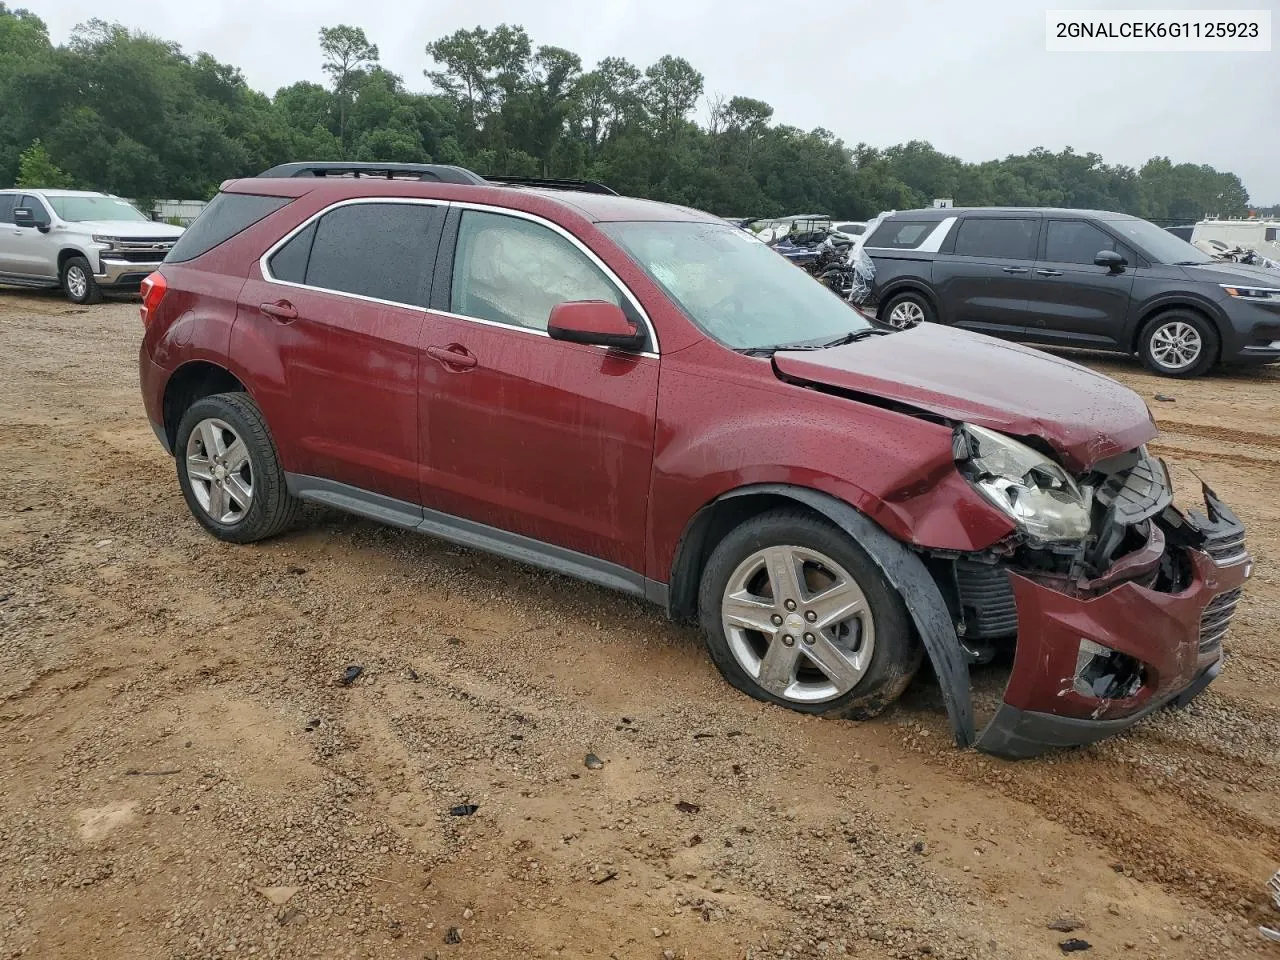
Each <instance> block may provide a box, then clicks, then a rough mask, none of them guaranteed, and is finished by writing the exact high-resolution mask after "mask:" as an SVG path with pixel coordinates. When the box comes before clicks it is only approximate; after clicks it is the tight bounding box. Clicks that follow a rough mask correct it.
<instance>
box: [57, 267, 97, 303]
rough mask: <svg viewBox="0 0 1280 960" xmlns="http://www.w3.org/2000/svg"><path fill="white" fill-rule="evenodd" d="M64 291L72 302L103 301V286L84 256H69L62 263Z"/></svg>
mask: <svg viewBox="0 0 1280 960" xmlns="http://www.w3.org/2000/svg"><path fill="white" fill-rule="evenodd" d="M61 279H62V292H63V293H65V294H66V295H67V299H68V300H70V301H71V302H72V303H101V302H102V288H101V287H100V286H98V281H97V280H95V279H93V267H91V266H89V261H88V260H86V259H85V258H84V257H68V258H67V262H66V263H64V264H63V265H62V278H61Z"/></svg>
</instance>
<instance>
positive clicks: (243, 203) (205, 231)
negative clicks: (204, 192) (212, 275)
mask: <svg viewBox="0 0 1280 960" xmlns="http://www.w3.org/2000/svg"><path fill="white" fill-rule="evenodd" d="M292 200H293V198H292V197H263V196H259V195H257V194H252V193H220V194H218V195H217V196H216V197H214V198H213V200H212V201H210V203H209V205H208V206H207V207H205V208H204V209H203V210H202V211H200V216H198V217H196V221H195V223H193V224H191V226H190V227H188V228H187V231H186V232H185V233H184V234H183V235H182V236H180V237H179V238H178V242H177V243H175V244H174V245H173V249H172V250H170V251H169V255H168V256H167V257H165V258H164V261H165V263H184V262H186V261H187V260H194V259H195V258H196V257H198V256H201V255H202V254H205V253H208V252H209V251H210V250H212V249H213V248H214V247H216V246H217V245H218V244H220V243H224V242H226V241H227V240H230V239H231V238H232V237H234V236H235V235H236V234H237V233H240V232H242V231H244V230H247V229H248V228H249V227H251V226H253V225H254V224H255V223H257V222H258V221H259V220H261V219H263V218H264V217H266V216H268V215H269V214H272V213H275V212H276V211H277V210H279V209H280V208H281V207H283V206H284V205H285V204H286V203H289V202H290V201H292Z"/></svg>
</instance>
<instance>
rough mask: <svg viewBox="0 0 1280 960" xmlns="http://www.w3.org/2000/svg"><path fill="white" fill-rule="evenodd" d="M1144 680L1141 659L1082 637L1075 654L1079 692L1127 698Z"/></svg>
mask: <svg viewBox="0 0 1280 960" xmlns="http://www.w3.org/2000/svg"><path fill="white" fill-rule="evenodd" d="M1145 682H1146V678H1145V676H1144V670H1143V667H1142V661H1141V660H1138V659H1137V658H1135V657H1131V656H1129V655H1128V654H1127V653H1121V652H1120V651H1119V650H1112V649H1111V648H1110V647H1104V646H1103V645H1102V644H1100V643H1094V642H1093V641H1092V640H1085V639H1081V641H1080V651H1079V653H1077V654H1076V677H1075V684H1074V687H1075V691H1076V693H1078V694H1080V695H1081V696H1084V697H1096V698H1097V699H1099V700H1124V699H1125V698H1127V697H1132V696H1133V695H1134V694H1135V693H1137V692H1138V691H1139V690H1141V689H1142V685H1143V683H1145Z"/></svg>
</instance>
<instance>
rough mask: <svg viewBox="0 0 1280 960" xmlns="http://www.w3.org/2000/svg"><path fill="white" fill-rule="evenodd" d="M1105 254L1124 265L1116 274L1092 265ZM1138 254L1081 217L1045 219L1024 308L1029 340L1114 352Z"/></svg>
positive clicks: (1127, 306)
mask: <svg viewBox="0 0 1280 960" xmlns="http://www.w3.org/2000/svg"><path fill="white" fill-rule="evenodd" d="M1103 250H1113V251H1116V252H1118V253H1119V254H1120V255H1121V256H1123V257H1124V258H1125V259H1126V260H1127V261H1128V265H1127V266H1126V267H1125V269H1124V270H1123V271H1121V272H1119V273H1115V272H1112V271H1111V270H1110V269H1109V268H1107V267H1099V266H1097V265H1096V264H1095V263H1094V262H1093V261H1094V258H1095V257H1097V255H1098V254H1099V253H1100V252H1101V251H1103ZM1136 259H1137V257H1136V255H1135V254H1134V252H1133V251H1132V250H1130V249H1129V248H1128V247H1126V246H1125V245H1124V244H1122V243H1120V241H1118V240H1116V238H1115V237H1113V236H1111V234H1109V233H1107V232H1106V231H1105V230H1103V229H1102V228H1101V227H1099V226H1097V225H1096V224H1094V223H1091V222H1090V221H1088V220H1085V219H1082V218H1068V217H1055V218H1048V219H1046V220H1045V228H1044V236H1043V237H1042V239H1041V243H1040V258H1039V259H1038V260H1037V261H1036V264H1035V283H1034V289H1033V291H1032V293H1031V295H1030V300H1029V303H1028V311H1027V315H1028V322H1027V325H1028V331H1027V332H1028V334H1029V338H1030V339H1034V340H1040V341H1044V342H1046V343H1069V344H1073V345H1078V346H1081V347H1088V346H1097V347H1104V348H1111V347H1115V346H1116V345H1117V344H1118V343H1119V342H1120V340H1121V338H1122V337H1123V335H1124V330H1125V318H1126V316H1127V315H1128V312H1129V304H1130V293H1131V292H1132V290H1133V278H1134V271H1135V270H1136V269H1137V266H1138V265H1137V263H1136Z"/></svg>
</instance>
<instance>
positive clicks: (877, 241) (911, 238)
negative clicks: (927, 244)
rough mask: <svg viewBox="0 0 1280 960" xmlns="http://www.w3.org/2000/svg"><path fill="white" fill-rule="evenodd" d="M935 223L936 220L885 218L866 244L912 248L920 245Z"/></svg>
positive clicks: (936, 222) (901, 248) (869, 245)
mask: <svg viewBox="0 0 1280 960" xmlns="http://www.w3.org/2000/svg"><path fill="white" fill-rule="evenodd" d="M937 225H938V221H937V220H886V221H885V222H884V223H882V224H880V226H879V228H878V229H877V230H876V232H875V233H873V234H872V235H871V237H870V238H869V239H868V240H867V246H868V247H894V248H897V249H899V250H912V249H914V248H916V247H918V246H920V244H922V243H923V242H924V238H925V237H927V236H928V235H929V234H931V233H933V228H934V227H936V226H937Z"/></svg>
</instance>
